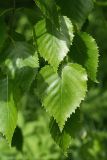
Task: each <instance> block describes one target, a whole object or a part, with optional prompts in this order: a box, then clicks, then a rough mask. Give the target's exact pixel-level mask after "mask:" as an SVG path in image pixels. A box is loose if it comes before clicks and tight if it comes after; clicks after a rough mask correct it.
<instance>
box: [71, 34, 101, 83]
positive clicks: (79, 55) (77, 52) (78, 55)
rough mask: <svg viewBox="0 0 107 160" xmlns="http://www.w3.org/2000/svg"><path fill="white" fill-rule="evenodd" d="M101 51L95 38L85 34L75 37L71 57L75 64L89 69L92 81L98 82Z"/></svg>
mask: <svg viewBox="0 0 107 160" xmlns="http://www.w3.org/2000/svg"><path fill="white" fill-rule="evenodd" d="M98 53H99V51H98V47H97V44H96V42H95V40H94V38H93V37H92V36H90V35H88V34H87V33H85V32H82V33H80V34H78V35H76V36H75V38H74V41H73V45H72V47H71V51H70V56H71V59H72V60H74V62H78V63H80V64H81V65H83V66H84V67H85V68H86V69H87V73H88V76H89V78H90V79H91V80H93V81H95V82H96V81H97V79H96V74H97V68H98V57H99V54H98Z"/></svg>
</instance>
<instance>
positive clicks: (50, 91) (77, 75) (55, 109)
mask: <svg viewBox="0 0 107 160" xmlns="http://www.w3.org/2000/svg"><path fill="white" fill-rule="evenodd" d="M38 83H39V84H38V92H40V97H41V99H42V104H43V106H44V107H45V109H46V110H47V111H48V112H49V113H50V115H51V116H53V117H54V118H55V120H56V122H57V123H58V126H59V128H60V131H62V130H63V127H64V124H65V121H66V120H67V118H68V117H70V115H71V114H72V113H73V112H75V109H76V108H77V107H79V105H80V103H81V100H83V99H84V98H85V95H86V91H87V74H86V72H85V70H84V69H83V68H82V67H81V66H80V65H78V64H68V65H67V66H65V67H64V68H63V69H62V73H61V77H60V76H59V75H58V74H57V73H55V72H54V71H53V69H52V68H51V67H50V66H46V67H44V68H42V70H41V71H40V76H39V78H38Z"/></svg>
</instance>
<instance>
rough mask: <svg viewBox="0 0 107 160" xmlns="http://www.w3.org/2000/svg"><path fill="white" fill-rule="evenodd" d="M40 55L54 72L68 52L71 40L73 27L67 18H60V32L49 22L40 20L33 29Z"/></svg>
mask: <svg viewBox="0 0 107 160" xmlns="http://www.w3.org/2000/svg"><path fill="white" fill-rule="evenodd" d="M35 32H36V37H37V45H38V50H39V52H40V55H41V56H42V57H43V58H44V59H45V60H47V61H48V62H49V63H50V64H51V66H53V68H54V70H57V67H58V65H59V63H60V62H61V61H62V60H63V59H64V57H65V56H66V55H67V53H68V51H69V47H70V45H71V44H72V40H73V26H72V23H71V21H70V20H69V19H68V18H67V17H60V31H59V30H57V29H56V28H55V27H54V26H53V25H52V24H51V23H50V22H49V21H46V20H41V21H39V22H38V23H37V25H36V27H35Z"/></svg>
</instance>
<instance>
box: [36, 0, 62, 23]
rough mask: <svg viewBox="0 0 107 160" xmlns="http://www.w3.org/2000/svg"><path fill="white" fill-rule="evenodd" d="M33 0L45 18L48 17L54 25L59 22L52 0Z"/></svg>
mask: <svg viewBox="0 0 107 160" xmlns="http://www.w3.org/2000/svg"><path fill="white" fill-rule="evenodd" d="M35 2H36V4H37V6H38V7H39V8H40V10H41V11H42V13H43V14H44V15H45V16H46V18H48V19H50V20H51V22H52V23H53V24H55V25H58V24H59V20H58V13H57V7H56V4H55V1H54V0H45V1H44V0H35Z"/></svg>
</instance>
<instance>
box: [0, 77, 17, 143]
mask: <svg viewBox="0 0 107 160" xmlns="http://www.w3.org/2000/svg"><path fill="white" fill-rule="evenodd" d="M16 122H17V109H16V106H15V103H14V100H13V93H12V89H11V82H10V81H9V80H8V78H1V79H0V133H2V134H3V136H4V137H5V138H6V140H7V142H8V143H9V145H11V140H12V136H13V133H14V130H15V127H16Z"/></svg>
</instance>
